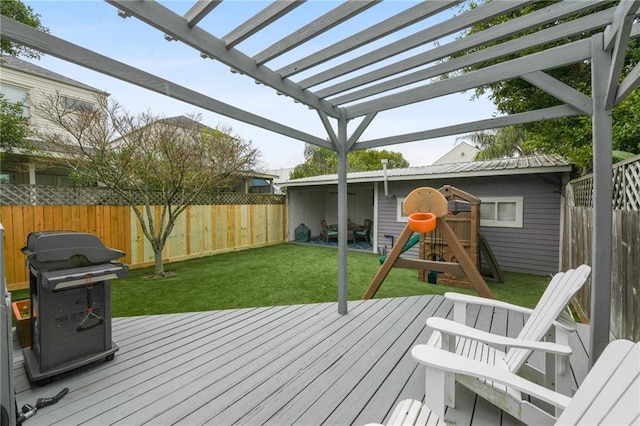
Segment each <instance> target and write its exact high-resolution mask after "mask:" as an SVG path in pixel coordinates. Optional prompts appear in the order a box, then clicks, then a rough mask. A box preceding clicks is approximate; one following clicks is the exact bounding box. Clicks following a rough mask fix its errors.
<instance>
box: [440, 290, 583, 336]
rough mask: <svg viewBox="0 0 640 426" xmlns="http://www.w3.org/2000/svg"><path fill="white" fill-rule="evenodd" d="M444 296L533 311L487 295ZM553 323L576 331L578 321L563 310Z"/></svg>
mask: <svg viewBox="0 0 640 426" xmlns="http://www.w3.org/2000/svg"><path fill="white" fill-rule="evenodd" d="M444 297H445V298H446V299H447V300H450V301H452V302H453V303H454V304H459V303H462V304H465V305H466V304H469V303H473V304H476V305H484V306H489V307H493V308H502V309H507V310H510V311H515V312H521V313H523V314H528V315H531V314H532V313H533V309H531V308H527V307H524V306H519V305H514V304H512V303H509V302H503V301H501V300H495V299H487V298H485V297H479V296H471V295H469V294H462V293H454V292H447V293H445V294H444ZM553 325H554V326H555V327H560V328H563V329H565V330H566V331H568V332H574V331H576V323H575V321H574V320H573V318H571V315H569V313H568V312H567V311H566V310H564V311H562V313H561V314H560V316H559V317H558V318H557V319H556V320H555V321H553Z"/></svg>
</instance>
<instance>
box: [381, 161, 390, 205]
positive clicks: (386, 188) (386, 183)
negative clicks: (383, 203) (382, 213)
mask: <svg viewBox="0 0 640 426" xmlns="http://www.w3.org/2000/svg"><path fill="white" fill-rule="evenodd" d="M381 161H382V174H383V176H384V196H385V197H386V198H389V180H388V179H387V163H388V162H389V160H387V159H386V158H383V159H382V160H381Z"/></svg>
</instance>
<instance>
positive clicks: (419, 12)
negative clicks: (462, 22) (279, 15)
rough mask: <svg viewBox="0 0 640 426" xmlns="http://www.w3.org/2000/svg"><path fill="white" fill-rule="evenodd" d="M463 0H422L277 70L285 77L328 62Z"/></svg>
mask: <svg viewBox="0 0 640 426" xmlns="http://www.w3.org/2000/svg"><path fill="white" fill-rule="evenodd" d="M461 2H462V0H447V1H445V0H442V1H436V2H422V3H418V4H417V5H415V6H413V7H411V8H409V9H407V10H405V11H403V12H401V13H398V14H397V15H395V16H392V17H391V18H389V19H386V20H384V21H382V22H380V23H378V24H376V25H374V26H372V27H370V28H367V29H366V30H363V31H360V32H359V33H357V34H354V35H353V36H351V37H349V38H346V39H344V40H341V41H339V42H337V43H335V44H332V45H331V46H328V47H325V48H324V49H321V50H319V51H317V52H314V53H312V54H311V55H309V56H306V57H304V58H302V59H300V60H298V61H296V62H293V63H292V64H289V65H286V66H284V67H282V68H280V69H278V70H276V72H277V73H278V74H280V75H281V76H283V77H289V76H291V75H294V74H297V73H300V72H302V71H305V70H307V69H309V68H311V67H313V66H315V65H318V64H321V63H323V62H326V61H328V60H330V59H333V58H335V57H337V56H339V55H342V54H344V53H347V52H350V51H352V50H354V49H357V48H358V47H361V46H364V45H365V44H367V43H371V42H373V41H376V40H378V39H380V38H382V37H384V36H387V35H389V34H392V33H394V32H396V31H398V30H401V29H403V28H405V27H408V26H409V25H412V24H414V23H416V22H418V21H421V20H423V19H425V18H428V17H429V16H432V15H435V14H436V13H439V12H441V11H442V10H446V9H448V8H450V7H451V6H453V5H455V4H458V3H461Z"/></svg>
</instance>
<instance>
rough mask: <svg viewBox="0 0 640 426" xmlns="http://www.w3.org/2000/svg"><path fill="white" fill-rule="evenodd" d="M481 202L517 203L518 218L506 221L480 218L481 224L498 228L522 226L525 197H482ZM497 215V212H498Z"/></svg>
mask: <svg viewBox="0 0 640 426" xmlns="http://www.w3.org/2000/svg"><path fill="white" fill-rule="evenodd" d="M480 202H481V203H485V202H486V203H496V206H497V203H515V204H516V220H515V221H504V220H487V219H482V218H481V219H480V226H489V227H498V228H522V223H523V220H522V217H523V212H524V209H523V206H524V197H522V196H520V197H482V198H481V199H480ZM496 217H497V214H496Z"/></svg>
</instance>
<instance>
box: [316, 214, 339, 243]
mask: <svg viewBox="0 0 640 426" xmlns="http://www.w3.org/2000/svg"><path fill="white" fill-rule="evenodd" d="M320 226H321V227H322V240H323V241H324V242H325V243H327V242H329V240H330V239H334V240H337V239H338V230H337V229H335V228H332V227H330V226H329V225H327V221H326V220H324V219H322V220H321V221H320Z"/></svg>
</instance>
